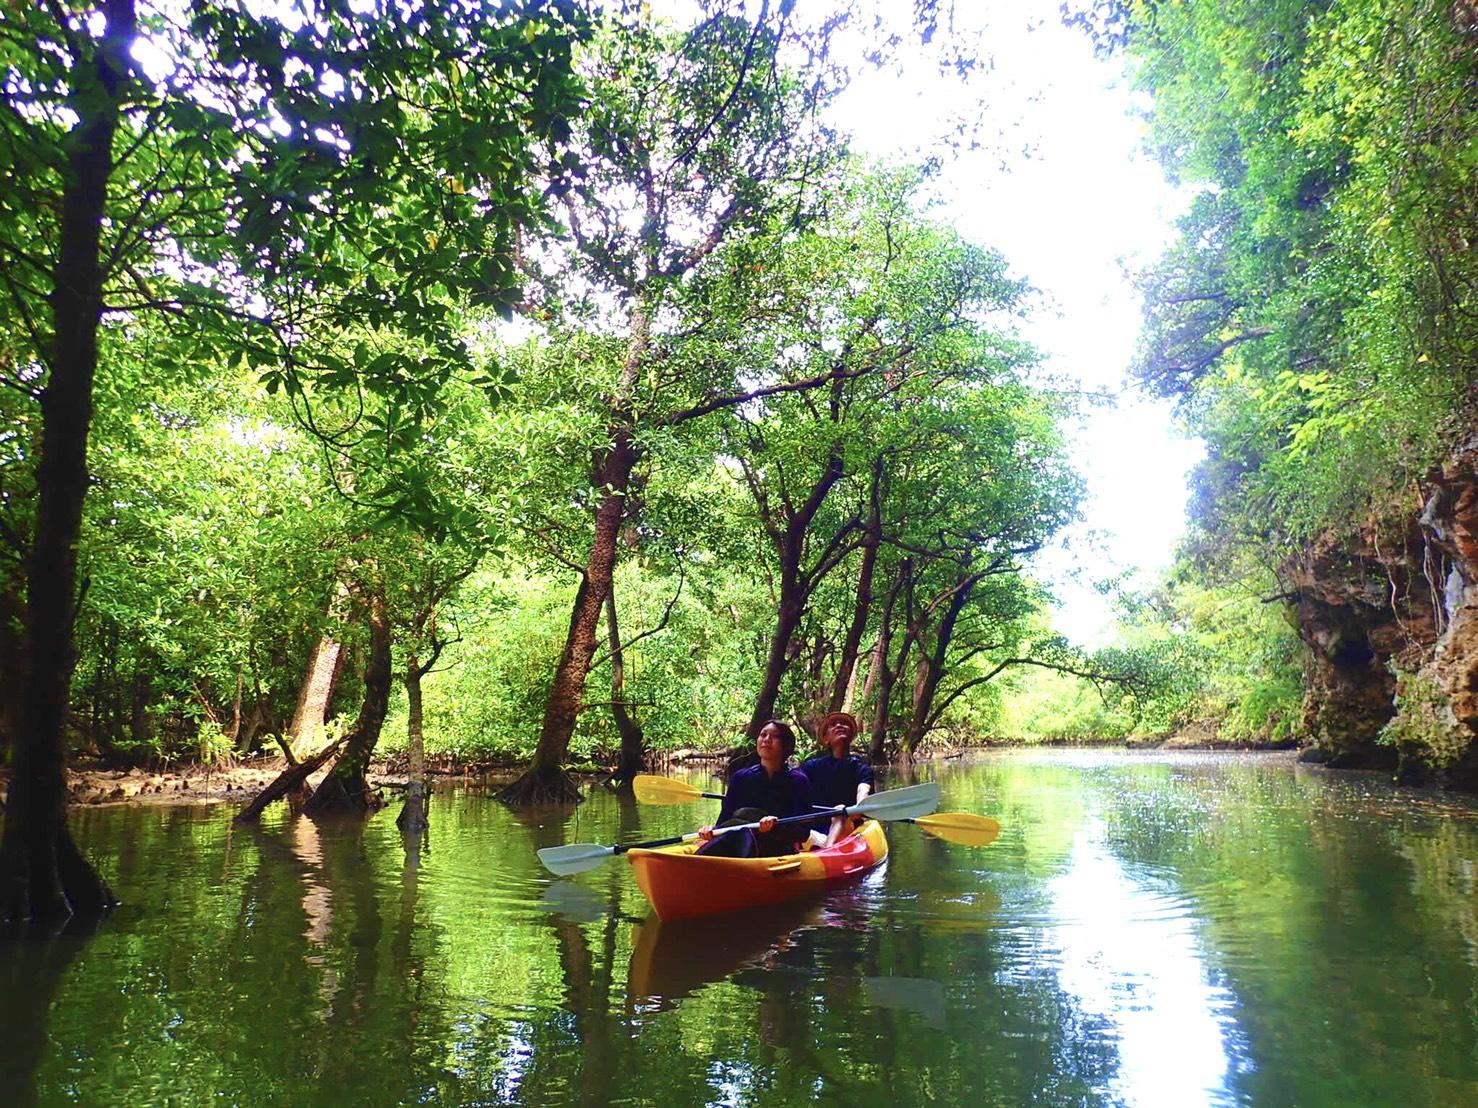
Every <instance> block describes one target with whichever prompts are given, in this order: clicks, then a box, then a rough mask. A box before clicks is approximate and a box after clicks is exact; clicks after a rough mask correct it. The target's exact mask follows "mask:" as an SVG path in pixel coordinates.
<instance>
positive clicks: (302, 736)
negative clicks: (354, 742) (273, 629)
mask: <svg viewBox="0 0 1478 1108" xmlns="http://www.w3.org/2000/svg"><path fill="white" fill-rule="evenodd" d="M343 653H344V646H343V644H342V643H339V642H335V641H334V640H333V639H331V638H329V636H327V635H325V636H323V638H321V639H319V640H318V642H317V643H315V644H314V646H313V650H312V651H311V652H310V653H309V655H308V665H307V667H306V669H305V671H304V673H303V684H302V686H301V687H300V688H299V689H298V703H297V707H295V708H294V709H293V719H292V723H290V724H289V725H288V728H287V740H288V742H289V743H290V744H291V746H292V751H293V756H294V757H297V758H301V757H302V756H303V755H304V754H305V753H306V752H307V751H309V750H312V749H313V748H314V747H316V746H317V745H318V744H319V742H321V741H322V739H323V723H324V719H325V718H326V717H327V715H328V706H329V702H330V701H331V700H332V699H333V695H334V685H335V684H336V683H337V682H338V677H339V665H340V662H341V660H342V658H343Z"/></svg>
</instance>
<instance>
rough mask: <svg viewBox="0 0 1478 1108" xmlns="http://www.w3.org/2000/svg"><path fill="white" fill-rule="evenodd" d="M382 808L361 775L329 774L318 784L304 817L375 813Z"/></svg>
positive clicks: (372, 790)
mask: <svg viewBox="0 0 1478 1108" xmlns="http://www.w3.org/2000/svg"><path fill="white" fill-rule="evenodd" d="M382 806H383V802H382V801H381V800H380V797H379V794H378V793H376V792H375V791H374V789H372V788H370V783H369V782H368V781H367V780H366V779H365V777H364V775H363V774H352V773H343V774H341V773H338V772H334V773H330V774H329V775H328V776H327V777H325V778H324V779H323V780H322V782H320V783H319V786H318V789H317V790H316V791H315V792H314V793H313V796H312V798H311V799H309V801H308V803H307V804H305V805H304V806H303V813H304V814H305V815H310V816H317V815H325V814H329V813H335V812H353V813H364V812H377V811H379V810H380V808H381V807H382Z"/></svg>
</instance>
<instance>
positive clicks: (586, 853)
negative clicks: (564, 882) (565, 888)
mask: <svg viewBox="0 0 1478 1108" xmlns="http://www.w3.org/2000/svg"><path fill="white" fill-rule="evenodd" d="M615 856H616V848H615V847H614V846H601V845H600V844H599V843H570V844H569V845H567V846H546V847H545V848H544V849H543V850H541V851H539V861H541V862H543V863H544V868H545V869H547V870H548V871H549V872H550V873H552V874H554V875H555V876H556V877H569V876H570V875H571V874H574V873H584V872H585V871H586V870H588V869H594V868H595V867H596V866H598V865H600V864H601V863H603V862H605V861H607V860H608V859H611V858H614V857H615Z"/></svg>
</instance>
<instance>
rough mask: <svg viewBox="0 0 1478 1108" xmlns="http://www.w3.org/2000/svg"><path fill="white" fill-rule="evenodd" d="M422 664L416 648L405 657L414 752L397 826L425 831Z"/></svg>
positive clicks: (409, 734) (408, 720) (408, 724)
mask: <svg viewBox="0 0 1478 1108" xmlns="http://www.w3.org/2000/svg"><path fill="white" fill-rule="evenodd" d="M421 673H422V670H421V663H420V660H419V659H418V658H417V657H416V652H415V651H414V650H412V651H411V652H410V653H409V654H407V656H406V660H405V702H406V745H407V746H408V748H409V753H410V763H411V764H410V781H409V782H408V783H407V784H406V789H405V807H403V808H401V810H400V815H399V816H398V817H396V820H395V825H396V826H397V827H399V828H400V829H401V830H402V831H406V832H411V831H424V830H425V829H426V828H427V827H428V826H429V824H428V823H427V820H426V738H425V733H424V731H423V730H422V727H421Z"/></svg>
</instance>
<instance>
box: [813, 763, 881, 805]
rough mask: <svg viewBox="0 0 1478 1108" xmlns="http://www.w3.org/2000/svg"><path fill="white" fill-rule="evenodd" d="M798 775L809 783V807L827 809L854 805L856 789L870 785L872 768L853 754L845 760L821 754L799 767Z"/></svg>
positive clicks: (871, 782)
mask: <svg viewBox="0 0 1478 1108" xmlns="http://www.w3.org/2000/svg"><path fill="white" fill-rule="evenodd" d="M801 772H802V773H804V774H805V775H806V780H808V781H809V782H810V783H811V797H812V800H811V803H813V804H824V805H826V806H828V807H832V806H834V805H837V804H841V805H844V806H850V805H853V804H856V803H857V786H858V785H872V784H873V777H872V766H870V765H868V764H867V763H866V762H864V761H863V760H862V759H861V758H859V757H857V755H855V754H848V755H847V756H846V757H845V758H833V757H832V756H831V755H830V754H823V755H821V756H820V757H819V758H812V759H811V760H810V761H808V762H803V763H801ZM874 787H876V786H874Z"/></svg>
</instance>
